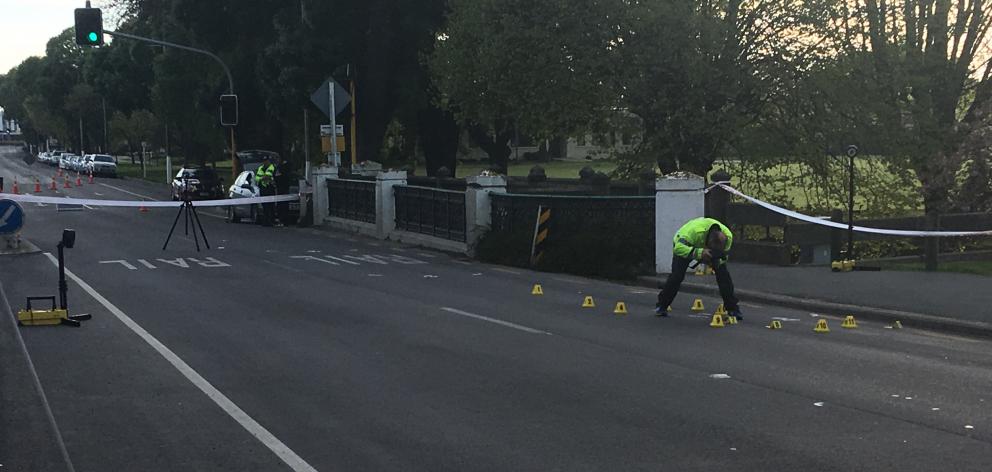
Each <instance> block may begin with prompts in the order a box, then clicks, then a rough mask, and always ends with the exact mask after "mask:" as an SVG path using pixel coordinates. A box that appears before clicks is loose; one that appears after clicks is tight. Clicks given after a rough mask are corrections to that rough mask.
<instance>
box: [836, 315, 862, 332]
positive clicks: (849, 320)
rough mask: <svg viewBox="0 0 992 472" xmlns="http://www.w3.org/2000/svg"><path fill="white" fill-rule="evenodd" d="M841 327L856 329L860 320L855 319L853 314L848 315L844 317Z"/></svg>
mask: <svg viewBox="0 0 992 472" xmlns="http://www.w3.org/2000/svg"><path fill="white" fill-rule="evenodd" d="M840 327H841V328H847V329H855V328H857V327H858V322H857V321H855V320H854V317H853V316H851V315H847V317H846V318H844V322H843V323H841V324H840Z"/></svg>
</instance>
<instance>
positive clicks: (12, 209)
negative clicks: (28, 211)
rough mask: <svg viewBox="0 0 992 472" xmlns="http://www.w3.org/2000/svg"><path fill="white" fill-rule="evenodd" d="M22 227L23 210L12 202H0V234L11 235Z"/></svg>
mask: <svg viewBox="0 0 992 472" xmlns="http://www.w3.org/2000/svg"><path fill="white" fill-rule="evenodd" d="M21 226H24V209H23V208H21V206H20V205H18V204H17V202H15V201H13V200H0V234H13V233H16V232H17V231H18V230H20V229H21Z"/></svg>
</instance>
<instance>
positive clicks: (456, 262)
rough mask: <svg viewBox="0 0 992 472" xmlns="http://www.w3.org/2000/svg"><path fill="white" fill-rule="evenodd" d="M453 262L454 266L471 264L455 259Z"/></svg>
mask: <svg viewBox="0 0 992 472" xmlns="http://www.w3.org/2000/svg"><path fill="white" fill-rule="evenodd" d="M453 262H454V263H455V264H461V265H472V263H471V262H467V261H459V260H457V259H455V260H454V261H453Z"/></svg>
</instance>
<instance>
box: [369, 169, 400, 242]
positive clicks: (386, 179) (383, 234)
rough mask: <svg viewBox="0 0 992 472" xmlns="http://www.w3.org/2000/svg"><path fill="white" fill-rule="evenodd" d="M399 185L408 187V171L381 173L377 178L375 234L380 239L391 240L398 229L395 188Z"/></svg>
mask: <svg viewBox="0 0 992 472" xmlns="http://www.w3.org/2000/svg"><path fill="white" fill-rule="evenodd" d="M397 185H406V171H387V172H380V173H378V174H377V175H376V177H375V215H376V217H375V226H376V228H375V230H376V231H375V232H376V235H377V236H378V237H379V239H387V238H389V234H390V233H392V232H393V230H395V229H396V197H395V196H394V195H393V187H395V186H397Z"/></svg>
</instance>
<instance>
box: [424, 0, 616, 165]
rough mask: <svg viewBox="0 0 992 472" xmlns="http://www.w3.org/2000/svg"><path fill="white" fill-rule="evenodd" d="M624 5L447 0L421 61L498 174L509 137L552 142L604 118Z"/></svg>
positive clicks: (612, 94)
mask: <svg viewBox="0 0 992 472" xmlns="http://www.w3.org/2000/svg"><path fill="white" fill-rule="evenodd" d="M623 3H624V2H621V1H597V0H584V1H580V2H562V1H557V0H537V1H524V0H510V1H506V0H451V1H450V2H449V8H450V13H449V15H448V18H447V23H446V24H445V26H444V28H443V30H442V32H441V33H439V35H438V36H437V41H436V46H435V49H434V53H433V54H432V55H431V56H430V57H429V59H428V63H429V65H430V69H431V77H432V80H433V83H434V85H435V86H436V87H437V91H438V93H439V97H438V100H439V102H440V103H441V104H442V105H443V106H444V107H445V108H447V109H449V110H451V111H452V112H453V113H454V115H455V117H456V118H457V119H458V121H459V122H461V123H462V124H464V125H465V126H466V127H467V128H468V130H469V132H470V135H471V136H472V138H473V139H474V140H475V141H476V143H477V144H479V145H480V146H481V147H482V149H483V150H485V151H486V153H487V154H488V155H489V157H490V160H491V163H492V164H493V166H494V167H496V168H498V169H501V170H504V171H505V169H506V165H507V160H508V158H509V155H510V148H509V145H508V143H509V141H510V139H511V137H513V136H514V134H516V133H520V134H525V135H530V136H533V137H536V138H552V137H554V136H560V135H567V134H569V133H573V132H577V131H580V130H585V129H588V128H589V127H590V126H591V125H592V124H593V123H598V122H602V121H604V119H605V118H606V117H607V116H608V115H609V114H611V113H612V110H613V108H614V105H615V103H616V97H617V91H616V89H615V86H614V85H615V84H614V83H613V77H615V70H614V69H613V66H614V64H613V60H612V57H613V55H614V51H615V49H616V48H617V47H618V46H619V41H620V38H619V28H620V19H619V18H617V13H616V12H620V11H623V9H624V7H623Z"/></svg>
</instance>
